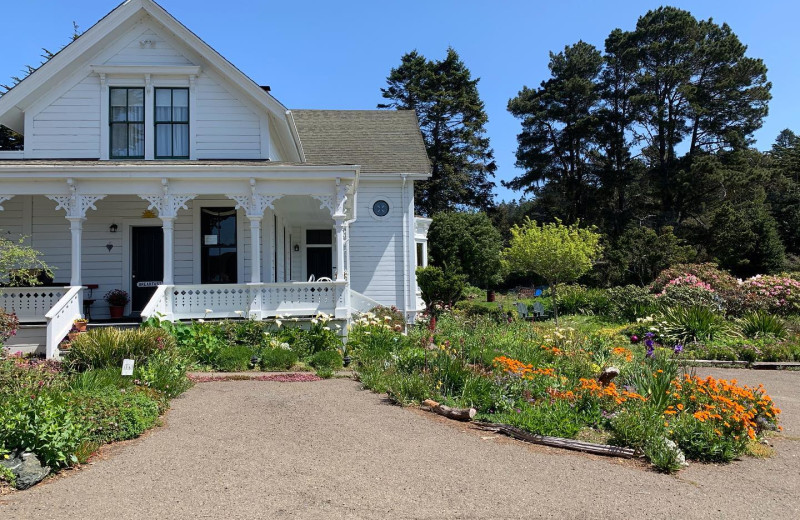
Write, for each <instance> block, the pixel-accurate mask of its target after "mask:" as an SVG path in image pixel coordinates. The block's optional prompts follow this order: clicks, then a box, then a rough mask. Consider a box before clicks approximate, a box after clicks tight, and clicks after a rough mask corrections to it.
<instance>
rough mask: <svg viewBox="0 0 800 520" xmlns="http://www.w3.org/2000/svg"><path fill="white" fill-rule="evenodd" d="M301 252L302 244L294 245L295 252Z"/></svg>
mask: <svg viewBox="0 0 800 520" xmlns="http://www.w3.org/2000/svg"><path fill="white" fill-rule="evenodd" d="M299 251H300V244H295V245H294V252H295V253H297V252H299Z"/></svg>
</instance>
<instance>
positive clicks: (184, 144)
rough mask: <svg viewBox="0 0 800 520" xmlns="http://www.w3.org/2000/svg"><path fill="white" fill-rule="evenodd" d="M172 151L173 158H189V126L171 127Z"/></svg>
mask: <svg viewBox="0 0 800 520" xmlns="http://www.w3.org/2000/svg"><path fill="white" fill-rule="evenodd" d="M172 150H173V154H172V155H173V156H174V157H188V156H189V125H172Z"/></svg>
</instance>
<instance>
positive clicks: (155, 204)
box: [139, 179, 197, 285]
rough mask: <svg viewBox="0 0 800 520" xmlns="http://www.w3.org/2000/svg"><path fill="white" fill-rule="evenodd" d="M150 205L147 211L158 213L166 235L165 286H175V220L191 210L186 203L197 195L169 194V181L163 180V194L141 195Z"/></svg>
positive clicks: (163, 279) (162, 281)
mask: <svg viewBox="0 0 800 520" xmlns="http://www.w3.org/2000/svg"><path fill="white" fill-rule="evenodd" d="M139 196H140V197H141V198H143V199H144V200H146V201H147V202H149V203H150V205H149V206H148V207H147V209H154V210H156V211H158V218H160V219H161V229H162V231H163V233H164V275H163V276H162V280H161V283H162V284H163V285H175V219H176V218H178V210H180V209H181V208H183V209H189V208H188V207H187V206H186V203H187V202H188V201H190V200H192V199H193V198H195V197H196V196H197V195H193V194H192V195H185V194H181V195H178V194H174V193H170V192H169V181H168V180H167V179H161V193H160V194H158V195H148V194H142V195H139Z"/></svg>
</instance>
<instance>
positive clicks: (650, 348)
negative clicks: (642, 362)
mask: <svg viewBox="0 0 800 520" xmlns="http://www.w3.org/2000/svg"><path fill="white" fill-rule="evenodd" d="M645 356H647V357H649V358H652V357H655V356H656V349H655V347H654V346H653V342H652V341H651V342H650V344H649V345H647V353H646V354H645Z"/></svg>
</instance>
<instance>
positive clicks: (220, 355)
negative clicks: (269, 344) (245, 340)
mask: <svg viewBox="0 0 800 520" xmlns="http://www.w3.org/2000/svg"><path fill="white" fill-rule="evenodd" d="M252 357H253V351H252V350H251V349H250V348H249V347H245V346H244V345H233V346H230V347H227V348H223V349H220V350H219V351H218V352H217V356H216V358H215V359H214V364H213V366H214V368H215V369H217V370H219V371H222V372H242V371H244V370H247V369H248V368H250V359H251V358H252Z"/></svg>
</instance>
